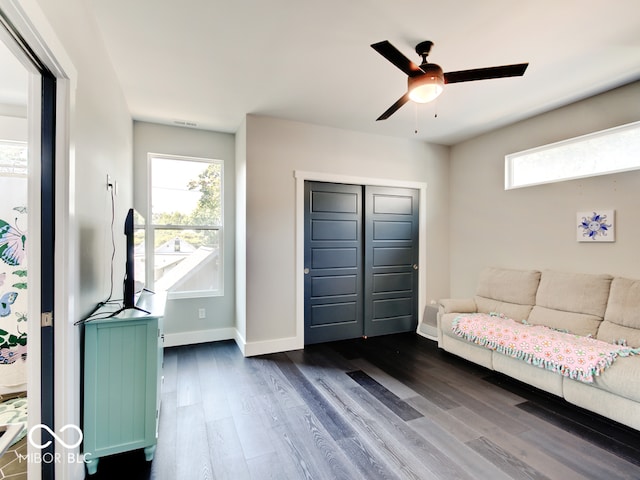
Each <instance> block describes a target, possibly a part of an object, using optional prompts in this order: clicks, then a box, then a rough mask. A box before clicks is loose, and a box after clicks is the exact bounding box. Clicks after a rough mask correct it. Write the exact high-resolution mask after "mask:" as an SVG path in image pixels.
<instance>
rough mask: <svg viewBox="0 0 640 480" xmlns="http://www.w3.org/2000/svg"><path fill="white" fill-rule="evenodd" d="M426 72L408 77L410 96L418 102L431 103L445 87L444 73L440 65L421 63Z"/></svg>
mask: <svg viewBox="0 0 640 480" xmlns="http://www.w3.org/2000/svg"><path fill="white" fill-rule="evenodd" d="M420 68H421V69H422V70H423V71H424V74H422V75H418V76H415V77H408V88H407V91H408V92H409V98H410V99H411V100H412V101H414V102H416V103H429V102H431V101H433V100H435V99H436V98H437V97H438V95H440V94H441V93H442V90H443V88H444V74H443V73H442V69H441V68H440V66H438V65H436V64H435V63H424V64H422V65H420Z"/></svg>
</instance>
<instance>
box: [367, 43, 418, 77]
mask: <svg viewBox="0 0 640 480" xmlns="http://www.w3.org/2000/svg"><path fill="white" fill-rule="evenodd" d="M371 48H373V49H374V50H375V51H376V52H378V53H379V54H380V55H382V56H383V57H384V58H386V59H387V60H389V61H390V62H391V63H393V64H394V65H395V66H396V67H398V68H399V69H400V70H402V71H403V72H404V73H406V74H407V75H409V76H410V77H415V76H416V75H421V74H422V73H423V71H422V70H420V67H419V66H418V65H416V64H415V63H413V62H412V61H411V60H409V59H408V58H407V57H405V56H404V55H403V54H402V52H400V50H398V49H397V48H396V47H394V46H393V45H391V44H390V43H389V41H387V40H384V41H382V42H378V43H374V44H373V45H371Z"/></svg>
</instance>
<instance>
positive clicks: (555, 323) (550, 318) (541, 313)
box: [528, 305, 602, 337]
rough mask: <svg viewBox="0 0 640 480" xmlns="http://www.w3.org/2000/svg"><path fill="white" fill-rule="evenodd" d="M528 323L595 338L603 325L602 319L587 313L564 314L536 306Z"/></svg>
mask: <svg viewBox="0 0 640 480" xmlns="http://www.w3.org/2000/svg"><path fill="white" fill-rule="evenodd" d="M528 322H529V323H531V324H533V325H544V326H545V327H549V328H555V329H556V330H560V331H567V332H569V333H573V334H575V335H591V336H592V337H595V336H596V334H597V333H598V327H600V324H601V323H602V318H601V317H596V316H595V315H588V314H585V313H575V312H563V311H560V310H554V309H551V308H546V307H539V306H537V305H536V306H535V307H533V309H532V310H531V313H530V314H529V319H528Z"/></svg>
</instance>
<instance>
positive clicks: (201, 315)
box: [198, 308, 207, 318]
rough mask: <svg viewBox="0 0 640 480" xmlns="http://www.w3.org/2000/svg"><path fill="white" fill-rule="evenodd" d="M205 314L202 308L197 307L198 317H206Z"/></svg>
mask: <svg viewBox="0 0 640 480" xmlns="http://www.w3.org/2000/svg"><path fill="white" fill-rule="evenodd" d="M206 316H207V312H206V311H205V309H204V308H199V309H198V318H206Z"/></svg>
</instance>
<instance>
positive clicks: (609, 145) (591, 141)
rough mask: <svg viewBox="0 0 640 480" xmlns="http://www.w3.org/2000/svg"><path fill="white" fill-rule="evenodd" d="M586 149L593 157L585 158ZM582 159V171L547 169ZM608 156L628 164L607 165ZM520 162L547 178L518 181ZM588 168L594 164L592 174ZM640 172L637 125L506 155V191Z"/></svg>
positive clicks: (639, 138)
mask: <svg viewBox="0 0 640 480" xmlns="http://www.w3.org/2000/svg"><path fill="white" fill-rule="evenodd" d="M622 143H624V144H625V146H624V148H620V145H621V144H622ZM585 149H590V150H587V151H588V152H589V154H590V155H589V154H587V155H584V151H585ZM579 155H582V157H581V158H584V159H585V162H584V163H583V164H582V165H581V167H582V169H579V168H578V165H577V163H574V165H573V166H574V167H576V168H575V169H574V171H573V173H571V172H559V171H557V172H555V173H553V174H552V172H550V171H549V170H548V169H546V167H545V165H548V164H549V161H550V160H555V159H557V161H558V162H562V161H563V160H566V159H567V158H571V157H573V158H577V157H578V156H579ZM605 156H608V158H612V156H613V157H614V158H616V159H620V158H623V159H624V160H625V163H624V164H623V163H618V164H614V165H607V164H606V160H607V158H605ZM519 162H528V163H531V162H533V165H534V166H535V167H536V168H538V169H539V170H538V172H541V173H543V174H545V175H547V177H545V178H543V179H541V180H529V181H528V180H527V179H521V180H518V179H517V176H518V168H519ZM565 164H566V162H565ZM588 164H591V166H592V169H591V170H587V169H586V166H587V165H588ZM638 169H640V122H633V123H629V124H626V125H621V126H618V127H614V128H609V129H607V130H602V131H599V132H594V133H589V134H587V135H582V136H579V137H575V138H570V139H568V140H563V141H560V142H556V143H551V144H549V145H544V146H541V147H536V148H531V149H529V150H524V151H522V152H516V153H512V154H509V155H506V156H505V168H504V188H505V190H510V189H515V188H522V187H531V186H534V185H543V184H546V183H554V182H563V181H566V180H575V179H578V178H587V177H595V176H599V175H609V174H612V173H620V172H627V171H632V170H638Z"/></svg>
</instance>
